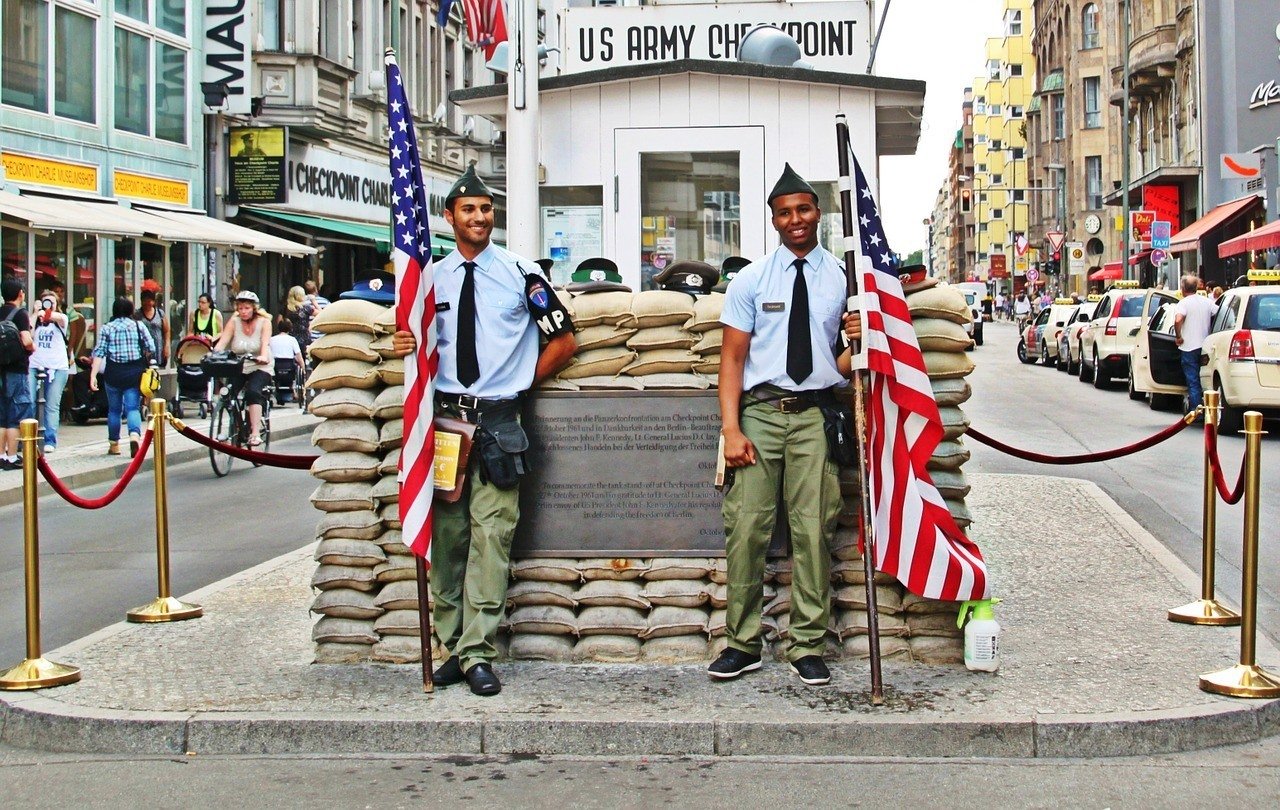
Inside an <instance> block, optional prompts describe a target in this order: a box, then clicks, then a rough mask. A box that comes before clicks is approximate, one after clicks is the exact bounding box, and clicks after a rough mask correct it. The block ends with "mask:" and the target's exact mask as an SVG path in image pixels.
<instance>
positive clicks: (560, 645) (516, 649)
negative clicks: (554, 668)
mask: <svg viewBox="0 0 1280 810" xmlns="http://www.w3.org/2000/svg"><path fill="white" fill-rule="evenodd" d="M573 647H574V640H573V636H566V635H549V634H546V633H521V634H519V635H516V636H512V638H511V643H510V645H509V646H508V647H507V655H508V656H510V657H511V658H514V659H516V660H519V661H547V662H549V663H555V664H559V663H564V662H566V661H570V660H572V659H573Z"/></svg>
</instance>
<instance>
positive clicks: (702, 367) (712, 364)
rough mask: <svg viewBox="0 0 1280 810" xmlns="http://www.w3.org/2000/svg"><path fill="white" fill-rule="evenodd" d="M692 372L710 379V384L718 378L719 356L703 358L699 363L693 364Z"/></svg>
mask: <svg viewBox="0 0 1280 810" xmlns="http://www.w3.org/2000/svg"><path fill="white" fill-rule="evenodd" d="M693 370H694V372H696V373H698V374H701V375H702V376H704V377H708V378H710V379H711V381H712V384H713V385H714V384H715V380H716V378H717V377H719V376H720V355H718V354H717V355H710V356H708V357H704V358H703V359H702V360H701V361H700V362H697V363H694V364H693Z"/></svg>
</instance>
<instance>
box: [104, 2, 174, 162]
mask: <svg viewBox="0 0 1280 810" xmlns="http://www.w3.org/2000/svg"><path fill="white" fill-rule="evenodd" d="M188 5H189V4H187V3H182V2H178V0H154V2H150V3H148V2H146V0H116V11H117V16H116V28H115V32H114V37H113V43H114V47H115V59H114V71H115V73H114V85H115V103H114V110H113V112H114V119H113V125H114V126H115V128H116V129H119V130H122V131H124V132H132V133H135V134H137V135H150V136H153V137H156V138H159V139H160V140H163V141H172V142H173V143H186V142H187V125H188V121H189V118H190V115H191V110H190V104H189V103H188V96H189V92H190V91H189V85H190V83H191V82H190V78H191V76H190V73H191V67H190V65H189V64H188V63H189V60H190V56H191V45H190V41H189V40H187V39H186V35H187V8H188Z"/></svg>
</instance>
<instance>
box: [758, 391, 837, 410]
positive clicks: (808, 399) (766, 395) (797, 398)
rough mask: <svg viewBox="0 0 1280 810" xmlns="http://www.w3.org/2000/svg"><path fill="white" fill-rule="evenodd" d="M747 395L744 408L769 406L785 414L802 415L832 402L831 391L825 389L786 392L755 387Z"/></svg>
mask: <svg viewBox="0 0 1280 810" xmlns="http://www.w3.org/2000/svg"><path fill="white" fill-rule="evenodd" d="M747 395H748V396H749V397H750V400H749V401H744V402H743V407H744V408H745V407H746V406H748V405H771V406H773V407H774V408H777V409H778V410H779V411H780V412H781V413H787V414H791V413H804V412H805V411H807V410H809V409H810V408H816V407H818V406H819V405H825V404H827V403H828V402H829V401H831V400H832V394H831V391H830V390H829V389H826V388H819V389H817V390H814V391H788V390H786V389H785V388H778V387H777V386H774V385H757V386H756V387H755V388H752V389H751V390H750V391H748V392H747Z"/></svg>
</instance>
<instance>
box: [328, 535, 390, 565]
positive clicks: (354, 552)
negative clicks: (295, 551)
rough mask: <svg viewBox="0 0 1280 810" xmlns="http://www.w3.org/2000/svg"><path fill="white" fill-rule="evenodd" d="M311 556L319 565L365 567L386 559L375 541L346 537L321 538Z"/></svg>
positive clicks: (384, 553)
mask: <svg viewBox="0 0 1280 810" xmlns="http://www.w3.org/2000/svg"><path fill="white" fill-rule="evenodd" d="M313 556H314V558H315V561H316V562H318V563H320V564H321V565H363V566H365V567H366V568H372V567H373V566H375V565H377V564H378V563H380V562H385V561H386V559H387V555H386V552H384V551H383V550H382V549H381V548H379V547H378V544H377V543H372V542H370V541H368V540H352V539H349V538H346V537H331V538H329V539H327V540H321V541H320V542H319V543H317V544H316V551H315V554H314V555H313Z"/></svg>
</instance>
